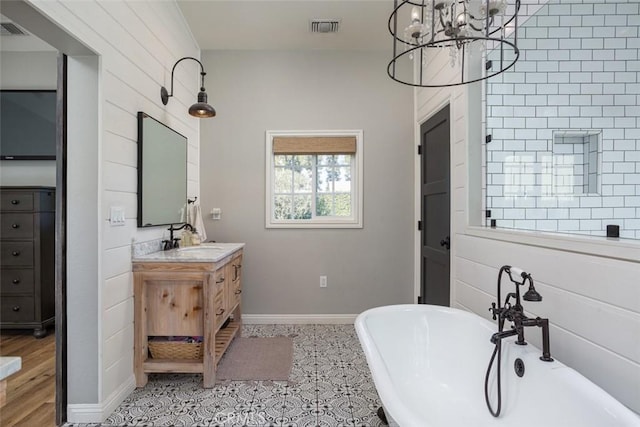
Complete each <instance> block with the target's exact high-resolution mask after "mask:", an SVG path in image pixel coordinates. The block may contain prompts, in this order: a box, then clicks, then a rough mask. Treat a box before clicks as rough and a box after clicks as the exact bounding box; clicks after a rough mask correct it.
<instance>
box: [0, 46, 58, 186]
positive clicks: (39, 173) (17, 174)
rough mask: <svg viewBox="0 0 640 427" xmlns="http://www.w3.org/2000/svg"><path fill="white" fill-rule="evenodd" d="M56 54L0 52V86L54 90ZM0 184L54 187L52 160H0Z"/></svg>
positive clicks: (54, 169) (53, 161) (56, 75)
mask: <svg viewBox="0 0 640 427" xmlns="http://www.w3.org/2000/svg"><path fill="white" fill-rule="evenodd" d="M1 49H2V46H0V50H1ZM57 56H58V52H6V51H0V89H55V88H56V84H57V77H58V69H57ZM0 183H1V184H2V185H45V186H51V187H55V185H56V162H55V160H0Z"/></svg>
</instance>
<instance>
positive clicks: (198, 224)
mask: <svg viewBox="0 0 640 427" xmlns="http://www.w3.org/2000/svg"><path fill="white" fill-rule="evenodd" d="M192 206H193V208H192V209H191V212H190V214H191V221H193V222H190V224H191V225H193V226H194V227H195V228H196V232H197V233H198V235H199V236H200V241H201V242H204V241H206V240H207V231H206V230H205V229H204V221H203V220H202V210H201V209H200V203H198V202H196V203H194V204H193V205H192Z"/></svg>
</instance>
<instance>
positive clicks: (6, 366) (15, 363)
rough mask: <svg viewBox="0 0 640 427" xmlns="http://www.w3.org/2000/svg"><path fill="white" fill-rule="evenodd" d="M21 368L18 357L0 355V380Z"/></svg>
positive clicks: (20, 360) (20, 361) (20, 359)
mask: <svg viewBox="0 0 640 427" xmlns="http://www.w3.org/2000/svg"><path fill="white" fill-rule="evenodd" d="M21 368H22V358H20V357H0V381H2V380H4V379H5V378H7V377H8V376H9V375H11V374H15V373H16V372H18V371H19V370H20V369H21Z"/></svg>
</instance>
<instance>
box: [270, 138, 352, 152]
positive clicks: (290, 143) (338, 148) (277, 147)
mask: <svg viewBox="0 0 640 427" xmlns="http://www.w3.org/2000/svg"><path fill="white" fill-rule="evenodd" d="M355 152H356V137H355V136H274V137H273V154H354V153H355Z"/></svg>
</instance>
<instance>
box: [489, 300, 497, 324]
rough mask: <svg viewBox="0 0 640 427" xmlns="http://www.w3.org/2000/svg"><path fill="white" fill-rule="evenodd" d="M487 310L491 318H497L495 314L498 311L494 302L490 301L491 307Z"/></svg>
mask: <svg viewBox="0 0 640 427" xmlns="http://www.w3.org/2000/svg"><path fill="white" fill-rule="evenodd" d="M489 311H490V312H491V317H492V318H493V320H497V319H498V318H497V317H496V314H497V313H498V309H496V303H495V302H492V303H491V308H490V309H489Z"/></svg>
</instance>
